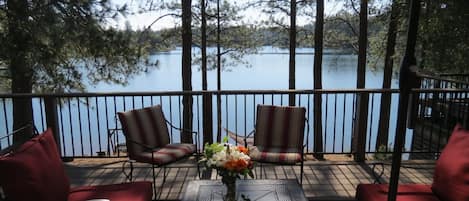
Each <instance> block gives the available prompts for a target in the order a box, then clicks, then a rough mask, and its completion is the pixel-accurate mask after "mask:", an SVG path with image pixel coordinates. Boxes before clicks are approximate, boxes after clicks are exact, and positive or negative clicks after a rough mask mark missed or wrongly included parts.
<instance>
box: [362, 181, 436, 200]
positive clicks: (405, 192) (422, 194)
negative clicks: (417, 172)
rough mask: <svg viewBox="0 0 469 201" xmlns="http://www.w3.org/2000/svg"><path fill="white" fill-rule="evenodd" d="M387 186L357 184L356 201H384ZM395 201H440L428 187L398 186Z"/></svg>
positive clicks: (386, 196)
mask: <svg viewBox="0 0 469 201" xmlns="http://www.w3.org/2000/svg"><path fill="white" fill-rule="evenodd" d="M388 189H389V186H388V185H387V184H359V185H358V187H357V194H356V200H357V201H383V200H384V201H385V200H388ZM396 201H440V200H439V199H438V197H436V196H435V195H434V194H433V192H432V190H431V188H430V185H421V184H400V185H399V187H398V189H397V197H396Z"/></svg>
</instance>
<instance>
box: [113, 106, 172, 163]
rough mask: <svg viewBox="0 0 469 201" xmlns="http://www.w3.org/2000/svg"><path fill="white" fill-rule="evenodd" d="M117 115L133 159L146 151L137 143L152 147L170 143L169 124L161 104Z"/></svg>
mask: <svg viewBox="0 0 469 201" xmlns="http://www.w3.org/2000/svg"><path fill="white" fill-rule="evenodd" d="M117 115H118V116H119V119H120V122H121V125H122V129H123V131H124V135H125V138H126V144H127V151H128V153H129V157H130V158H131V159H134V158H135V157H137V156H138V155H140V154H142V153H143V152H145V151H146V150H145V148H144V147H142V146H140V145H138V144H137V143H142V144H145V145H148V146H149V147H152V148H157V147H164V146H165V145H167V144H169V133H168V126H167V125H166V121H165V118H164V115H163V110H162V108H161V105H156V106H153V107H147V108H142V109H136V110H130V111H126V112H118V113H117ZM132 141H133V142H137V143H133V142H132ZM148 151H150V150H148ZM148 151H147V152H148Z"/></svg>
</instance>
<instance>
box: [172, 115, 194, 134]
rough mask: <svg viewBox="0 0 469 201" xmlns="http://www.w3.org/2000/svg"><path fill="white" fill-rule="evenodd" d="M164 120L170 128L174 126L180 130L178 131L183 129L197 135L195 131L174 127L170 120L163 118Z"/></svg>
mask: <svg viewBox="0 0 469 201" xmlns="http://www.w3.org/2000/svg"><path fill="white" fill-rule="evenodd" d="M164 120H165V121H166V123H168V124H169V126H171V128H174V129H176V130H180V131H184V132H188V133H192V134H196V135H197V131H192V130H188V129H184V128H179V127H176V126H175V125H173V124H172V123H171V122H170V121H168V120H167V119H164Z"/></svg>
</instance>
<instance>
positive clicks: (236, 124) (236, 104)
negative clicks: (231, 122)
mask: <svg viewBox="0 0 469 201" xmlns="http://www.w3.org/2000/svg"><path fill="white" fill-rule="evenodd" d="M234 97H235V118H234V119H235V133H236V134H238V95H236V94H235V95H234ZM244 137H246V133H245V135H244ZM236 140H237V139H236Z"/></svg>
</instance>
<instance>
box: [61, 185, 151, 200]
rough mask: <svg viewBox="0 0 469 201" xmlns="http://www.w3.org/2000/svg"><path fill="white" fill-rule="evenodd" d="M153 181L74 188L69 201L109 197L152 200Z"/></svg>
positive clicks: (111, 198)
mask: <svg viewBox="0 0 469 201" xmlns="http://www.w3.org/2000/svg"><path fill="white" fill-rule="evenodd" d="M151 188H152V186H151V182H133V183H125V184H113V185H104V186H87V187H78V188H73V189H72V190H71V191H70V195H69V196H68V201H85V200H90V199H109V200H111V201H150V200H151V197H152V196H153V193H152V189H151Z"/></svg>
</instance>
